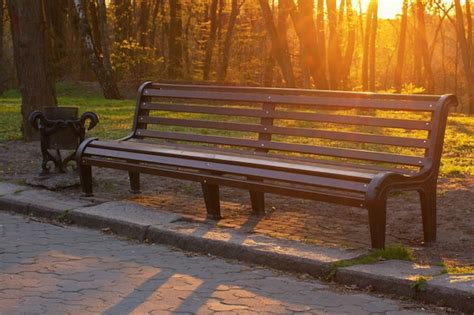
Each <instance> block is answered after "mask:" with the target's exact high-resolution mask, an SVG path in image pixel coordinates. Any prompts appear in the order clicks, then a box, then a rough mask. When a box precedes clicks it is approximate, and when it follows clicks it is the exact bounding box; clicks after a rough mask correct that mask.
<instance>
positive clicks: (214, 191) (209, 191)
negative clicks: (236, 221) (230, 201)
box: [201, 183, 221, 220]
mask: <svg viewBox="0 0 474 315" xmlns="http://www.w3.org/2000/svg"><path fill="white" fill-rule="evenodd" d="M201 187H202V193H203V195H204V202H205V203H206V209H207V218H208V219H212V220H219V219H220V218H221V205H220V201H219V186H218V185H210V184H204V183H201Z"/></svg>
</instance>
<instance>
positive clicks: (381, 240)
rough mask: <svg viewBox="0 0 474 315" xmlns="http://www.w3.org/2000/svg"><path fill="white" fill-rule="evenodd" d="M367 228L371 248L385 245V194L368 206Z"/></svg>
mask: <svg viewBox="0 0 474 315" xmlns="http://www.w3.org/2000/svg"><path fill="white" fill-rule="evenodd" d="M368 210H369V228H370V239H371V243H372V248H384V247H385V225H386V221H387V195H386V194H385V193H384V194H381V195H379V196H378V198H377V199H376V200H375V202H373V203H372V204H371V205H370V206H369V208H368Z"/></svg>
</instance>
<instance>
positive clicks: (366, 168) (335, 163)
mask: <svg viewBox="0 0 474 315" xmlns="http://www.w3.org/2000/svg"><path fill="white" fill-rule="evenodd" d="M151 139H153V138H151ZM158 139H159V138H158ZM160 140H161V139H160ZM97 142H102V141H95V142H94V143H97ZM107 142H108V141H107ZM113 143H115V142H113ZM120 143H123V144H134V143H136V144H138V145H144V146H148V145H149V146H153V147H155V146H157V145H158V146H160V147H163V146H166V147H171V148H173V149H176V150H185V151H191V152H196V151H199V152H203V153H206V154H210V155H211V156H212V155H214V154H216V153H217V154H218V153H221V154H224V155H226V156H227V155H236V156H238V157H240V156H242V155H246V156H248V155H250V156H252V157H256V158H262V159H263V160H266V161H267V160H269V161H282V160H283V161H286V162H288V163H292V164H295V165H310V166H313V165H318V166H321V167H323V168H327V167H329V168H336V169H342V170H344V171H345V170H350V171H354V170H355V171H357V170H358V171H362V172H365V173H373V174H377V173H379V172H393V173H400V174H403V175H413V174H415V173H417V171H418V170H409V169H405V168H400V167H398V168H397V167H390V166H387V165H384V166H382V165H376V164H367V163H365V164H361V163H355V162H349V161H341V160H327V159H318V158H315V157H303V156H291V155H282V154H278V153H272V152H268V153H266V152H257V151H254V150H251V149H249V148H245V147H244V148H222V147H216V146H211V147H208V146H201V145H199V144H193V143H169V142H167V143H164V142H160V143H156V142H146V138H145V139H140V140H138V141H136V140H135V139H131V140H129V141H125V142H120ZM91 145H93V144H91ZM401 166H404V165H401ZM419 167H420V166H419V165H417V168H419Z"/></svg>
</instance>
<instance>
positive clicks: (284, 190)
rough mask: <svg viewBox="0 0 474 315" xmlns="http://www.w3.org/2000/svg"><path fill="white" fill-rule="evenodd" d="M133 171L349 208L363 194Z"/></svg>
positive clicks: (94, 161)
mask: <svg viewBox="0 0 474 315" xmlns="http://www.w3.org/2000/svg"><path fill="white" fill-rule="evenodd" d="M82 161H83V163H84V164H85V165H93V166H98V167H107V168H115V169H121V170H129V169H130V164H128V163H126V162H120V161H110V160H104V159H100V158H93V157H84V158H83V159H82ZM134 168H135V170H136V171H137V172H140V173H145V174H146V173H148V174H154V175H160V176H166V177H171V178H178V179H186V180H191V181H199V182H203V181H204V180H205V181H206V182H207V183H208V184H214V185H224V186H229V187H235V188H241V189H251V190H254V191H261V192H267V193H274V194H278V195H283V196H289V197H297V198H305V199H312V200H318V201H325V202H330V203H335V204H341V205H347V206H352V207H363V204H364V197H363V195H350V192H346V193H344V194H343V193H338V192H335V191H331V192H329V191H318V190H316V189H315V190H310V189H303V188H298V189H297V188H295V187H293V186H283V185H277V184H273V183H267V182H255V181H251V180H248V179H247V180H244V179H238V178H228V177H222V176H217V175H212V174H203V173H194V172H186V171H183V170H176V169H163V168H160V167H156V166H155V167H153V166H149V165H140V164H137V165H134Z"/></svg>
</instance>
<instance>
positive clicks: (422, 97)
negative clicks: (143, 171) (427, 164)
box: [148, 82, 440, 102]
mask: <svg viewBox="0 0 474 315" xmlns="http://www.w3.org/2000/svg"><path fill="white" fill-rule="evenodd" d="M148 88H153V89H162V90H163V89H172V90H176V89H178V90H197V91H201V90H203V89H205V90H208V91H215V92H246V93H260V94H262V93H266V94H277V95H293V96H299V95H309V96H319V97H346V98H353V99H354V98H360V99H393V100H403V101H406V100H408V101H411V100H418V101H429V102H436V101H438V100H439V98H440V96H439V95H429V94H394V93H373V92H353V91H340V90H314V89H300V88H279V87H257V86H231V85H229V86H224V85H207V84H206V85H204V84H174V83H156V82H154V83H152V84H151V85H150V86H148Z"/></svg>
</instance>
